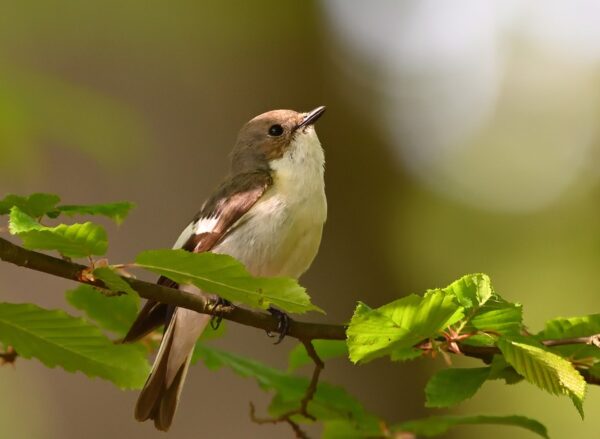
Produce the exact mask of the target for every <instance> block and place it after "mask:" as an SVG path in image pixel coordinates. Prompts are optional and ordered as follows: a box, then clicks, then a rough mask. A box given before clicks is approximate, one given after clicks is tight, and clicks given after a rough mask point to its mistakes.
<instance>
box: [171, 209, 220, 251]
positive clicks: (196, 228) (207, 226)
mask: <svg viewBox="0 0 600 439" xmlns="http://www.w3.org/2000/svg"><path fill="white" fill-rule="evenodd" d="M217 221H219V218H218V217H216V216H213V217H210V218H200V219H199V220H198V221H195V222H191V223H189V224H188V226H187V227H186V228H185V229H183V232H181V235H179V238H177V241H175V244H174V245H173V248H174V249H177V248H181V247H183V246H184V245H185V243H186V242H187V240H188V239H190V237H191V236H192V235H200V234H201V233H207V232H212V231H213V229H214V228H215V226H216V225H217Z"/></svg>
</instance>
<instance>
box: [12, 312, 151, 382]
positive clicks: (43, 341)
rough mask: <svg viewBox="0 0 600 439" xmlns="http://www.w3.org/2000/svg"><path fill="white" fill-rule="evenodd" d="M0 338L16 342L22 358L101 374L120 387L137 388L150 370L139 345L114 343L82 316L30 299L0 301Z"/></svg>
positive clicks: (96, 375)
mask: <svg viewBox="0 0 600 439" xmlns="http://www.w3.org/2000/svg"><path fill="white" fill-rule="evenodd" d="M0 341H2V343H4V344H6V345H11V346H14V348H15V349H16V350H17V352H18V353H19V355H20V356H21V357H24V358H31V357H34V358H37V359H39V360H40V361H41V362H42V363H44V364H45V365H46V366H48V367H55V366H60V367H62V368H63V369H65V370H66V371H68V372H75V371H80V372H83V373H85V374H86V375H87V376H89V377H100V378H103V379H106V380H109V381H112V382H113V383H115V384H116V385H117V386H119V387H121V388H129V389H135V388H140V387H141V386H142V385H143V384H144V382H145V381H146V377H147V374H148V373H149V371H150V365H149V364H148V361H147V360H146V356H145V353H144V349H141V348H140V347H139V346H136V345H122V344H114V343H113V342H112V341H111V340H109V339H108V338H106V337H105V336H104V335H103V334H102V333H101V332H100V330H99V329H98V328H97V327H95V326H93V325H91V324H90V323H88V322H86V321H85V320H83V319H79V318H75V317H72V316H70V315H68V314H67V313H65V312H64V311H59V310H46V309H43V308H40V307H38V306H36V305H33V304H28V303H23V304H14V303H0Z"/></svg>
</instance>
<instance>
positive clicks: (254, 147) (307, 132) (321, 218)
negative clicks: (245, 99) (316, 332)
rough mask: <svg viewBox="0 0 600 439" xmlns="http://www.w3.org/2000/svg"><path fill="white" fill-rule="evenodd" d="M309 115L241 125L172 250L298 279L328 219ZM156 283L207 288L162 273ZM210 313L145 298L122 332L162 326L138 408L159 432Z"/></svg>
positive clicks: (285, 113)
mask: <svg viewBox="0 0 600 439" xmlns="http://www.w3.org/2000/svg"><path fill="white" fill-rule="evenodd" d="M324 111H325V107H318V108H315V109H314V110H313V111H310V112H308V113H297V112H295V111H292V110H275V111H269V112H267V113H264V114H261V115H260V116H257V117H255V118H254V119H252V120H250V121H249V122H248V123H246V124H245V125H244V126H243V127H242V129H241V130H240V132H239V135H238V138H237V141H236V144H235V147H234V148H233V152H232V157H231V172H230V174H229V176H228V177H227V178H226V180H225V181H224V182H223V183H222V184H221V186H219V188H218V189H217V190H216V191H215V193H214V194H213V195H212V196H211V197H210V198H209V199H208V200H207V201H206V202H205V203H204V204H203V206H202V208H201V209H200V212H199V213H198V214H197V215H196V216H195V217H194V219H193V220H192V222H191V223H190V224H189V225H188V226H187V227H186V228H185V230H184V231H183V233H182V234H181V236H180V237H179V239H177V242H176V243H175V246H174V248H181V249H185V250H187V251H190V252H195V253H200V252H206V251H212V252H214V253H224V254H228V255H231V256H233V257H234V258H236V259H238V260H239V261H241V262H242V263H243V264H244V265H245V266H246V268H247V269H248V271H249V272H250V273H251V274H252V275H254V276H289V277H293V278H298V277H299V276H300V275H301V274H302V273H304V272H305V271H306V270H307V269H308V267H309V266H310V264H311V263H312V261H313V259H314V257H315V255H316V254H317V250H318V248H319V244H320V242H321V234H322V230H323V224H324V223H325V219H326V216H327V200H326V198H325V185H324V180H323V173H324V164H325V158H324V154H323V148H322V147H321V143H320V142H319V139H318V138H317V134H316V132H315V129H314V126H313V125H314V123H315V122H316V121H317V120H318V119H319V117H321V115H322V114H323V112H324ZM158 283H159V284H162V285H167V286H170V287H173V288H179V289H181V290H185V291H189V292H192V293H195V294H201V295H204V294H205V293H204V292H202V291H201V290H199V289H198V288H196V287H194V286H191V285H178V284H176V283H175V282H173V281H171V280H169V279H167V278H165V277H161V278H160V279H159V280H158ZM210 319H211V316H209V315H206V314H200V313H197V312H195V311H192V310H189V309H185V308H177V307H172V306H171V307H170V306H168V305H166V304H161V303H158V302H154V301H151V300H149V301H148V302H146V304H145V305H144V307H143V309H142V310H141V311H140V314H139V315H138V317H137V319H136V321H135V322H134V324H133V326H132V327H131V329H130V330H129V333H128V334H127V336H126V337H125V340H124V341H125V342H131V341H135V340H137V339H139V338H141V337H143V336H144V335H146V334H148V333H149V332H151V331H152V330H154V329H156V328H157V327H158V326H160V325H162V324H164V325H165V328H166V330H165V333H164V335H163V338H162V341H161V344H160V348H159V350H158V354H157V356H156V359H155V360H154V364H153V366H152V370H151V372H150V376H149V377H148V380H147V381H146V384H145V385H144V388H143V389H142V391H141V393H140V396H139V398H138V401H137V404H136V407H135V417H136V419H137V420H138V421H146V420H148V419H152V420H154V425H155V426H156V428H157V429H159V430H164V431H166V430H168V429H169V427H170V426H171V423H172V421H173V416H174V414H175V410H176V409H177V404H178V402H179V396H180V394H181V389H182V387H183V382H184V380H185V376H186V374H187V369H188V366H189V364H190V359H191V356H192V353H193V350H194V345H195V343H196V340H197V339H198V337H199V336H200V334H201V333H202V331H203V330H204V329H205V328H206V325H207V324H208V323H209V321H210Z"/></svg>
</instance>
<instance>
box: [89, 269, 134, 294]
mask: <svg viewBox="0 0 600 439" xmlns="http://www.w3.org/2000/svg"><path fill="white" fill-rule="evenodd" d="M92 274H93V275H94V277H96V278H98V279H100V280H101V281H102V282H104V285H106V286H107V287H108V288H109V289H110V290H111V291H114V292H115V293H126V294H128V295H131V296H136V297H137V296H138V293H137V291H135V290H134V289H133V288H131V285H129V284H128V283H127V282H125V280H123V278H122V277H121V276H120V275H119V274H118V273H117V272H116V271H115V270H114V269H113V268H111V267H99V268H96V269H94V271H93V272H92Z"/></svg>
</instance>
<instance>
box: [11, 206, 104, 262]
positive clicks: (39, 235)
mask: <svg viewBox="0 0 600 439" xmlns="http://www.w3.org/2000/svg"><path fill="white" fill-rule="evenodd" d="M9 230H10V233H11V234H13V235H18V236H19V238H21V239H22V240H23V246H24V247H26V248H28V249H41V250H57V251H59V252H60V253H62V254H63V255H65V256H69V257H72V258H79V257H84V256H90V255H103V254H104V253H106V249H107V248H108V238H107V236H106V231H105V230H104V229H103V228H102V227H100V226H99V225H97V224H93V223H90V222H87V223H83V224H72V225H66V224H60V225H58V226H56V227H46V226H43V225H41V224H40V223H38V222H37V221H35V220H34V219H33V218H32V217H30V216H29V215H27V214H26V213H24V212H22V211H21V210H20V209H19V208H18V207H13V208H12V209H11V211H10V223H9Z"/></svg>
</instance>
